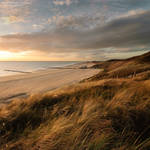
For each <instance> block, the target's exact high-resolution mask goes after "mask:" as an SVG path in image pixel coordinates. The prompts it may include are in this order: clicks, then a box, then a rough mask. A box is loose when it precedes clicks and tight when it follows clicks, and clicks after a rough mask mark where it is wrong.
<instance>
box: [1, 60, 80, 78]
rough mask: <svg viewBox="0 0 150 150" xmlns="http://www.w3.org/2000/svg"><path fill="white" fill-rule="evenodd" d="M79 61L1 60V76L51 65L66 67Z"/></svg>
mask: <svg viewBox="0 0 150 150" xmlns="http://www.w3.org/2000/svg"><path fill="white" fill-rule="evenodd" d="M76 63H78V62H77V61H0V76H9V75H15V74H22V73H23V72H33V71H37V70H42V69H48V68H51V67H64V66H68V65H73V64H76Z"/></svg>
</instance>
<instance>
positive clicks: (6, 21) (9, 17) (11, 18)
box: [1, 16, 25, 24]
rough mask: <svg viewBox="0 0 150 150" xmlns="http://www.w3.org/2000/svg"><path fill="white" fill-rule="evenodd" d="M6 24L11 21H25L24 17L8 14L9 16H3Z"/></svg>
mask: <svg viewBox="0 0 150 150" xmlns="http://www.w3.org/2000/svg"><path fill="white" fill-rule="evenodd" d="M1 19H2V20H3V22H4V23H5V24H11V23H18V22H25V20H24V18H22V17H19V16H8V17H1Z"/></svg>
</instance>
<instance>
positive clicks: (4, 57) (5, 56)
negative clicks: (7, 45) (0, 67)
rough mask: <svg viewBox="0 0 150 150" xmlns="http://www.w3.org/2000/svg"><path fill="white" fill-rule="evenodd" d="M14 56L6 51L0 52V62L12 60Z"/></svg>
mask: <svg viewBox="0 0 150 150" xmlns="http://www.w3.org/2000/svg"><path fill="white" fill-rule="evenodd" d="M13 56H14V54H13V53H11V52H7V51H0V61H3V60H8V59H10V58H13Z"/></svg>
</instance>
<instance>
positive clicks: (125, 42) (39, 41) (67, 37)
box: [0, 11, 150, 53]
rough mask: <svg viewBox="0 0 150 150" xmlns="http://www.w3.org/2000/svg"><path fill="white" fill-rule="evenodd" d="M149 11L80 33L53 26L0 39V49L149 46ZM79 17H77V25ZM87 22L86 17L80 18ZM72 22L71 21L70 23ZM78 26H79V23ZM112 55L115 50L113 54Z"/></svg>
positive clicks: (68, 50) (66, 49) (73, 49)
mask: <svg viewBox="0 0 150 150" xmlns="http://www.w3.org/2000/svg"><path fill="white" fill-rule="evenodd" d="M149 18H150V11H145V12H141V13H137V14H132V15H130V16H129V15H128V16H124V17H120V18H118V19H115V20H113V21H110V22H108V23H107V24H105V25H103V26H100V25H99V24H98V25H97V26H95V27H94V28H90V29H87V30H81V29H80V28H73V27H70V25H68V26H57V27H56V28H55V29H52V30H51V29H49V30H48V29H46V30H43V31H41V32H36V33H30V34H14V35H5V36H1V37H0V49H5V50H7V51H15V52H17V51H42V52H45V53H47V52H48V53H49V52H81V51H88V50H97V51H98V52H100V51H102V50H104V49H106V48H109V49H110V50H111V49H113V50H114V51H115V50H118V49H120V50H121V49H122V51H126V50H127V51H132V49H134V51H135V49H136V48H137V51H139V49H140V48H141V49H143V48H149V47H150V28H149V27H150V19H149ZM78 19H79V18H77V22H78V23H79V21H78ZM82 20H85V22H86V23H88V19H87V18H85V19H84V18H82ZM75 22H76V20H74V23H75ZM81 24H83V23H82V22H81ZM115 52H116V51H115Z"/></svg>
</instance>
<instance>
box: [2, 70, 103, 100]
mask: <svg viewBox="0 0 150 150" xmlns="http://www.w3.org/2000/svg"><path fill="white" fill-rule="evenodd" d="M99 71H100V70H98V69H63V68H62V69H48V70H42V71H37V72H34V73H28V74H21V75H14V76H8V77H0V91H1V94H0V103H5V102H8V100H10V99H12V98H16V97H26V96H28V95H31V94H36V93H42V92H46V91H50V90H53V89H56V88H59V87H62V86H65V85H70V84H73V83H76V82H79V81H81V80H83V79H85V78H88V77H91V76H93V75H94V74H96V73H98V72H99Z"/></svg>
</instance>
